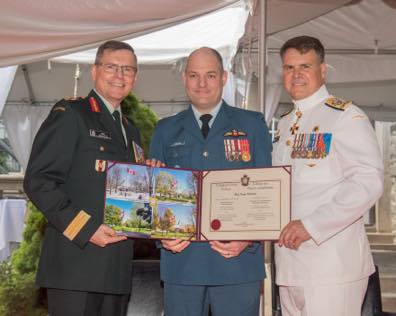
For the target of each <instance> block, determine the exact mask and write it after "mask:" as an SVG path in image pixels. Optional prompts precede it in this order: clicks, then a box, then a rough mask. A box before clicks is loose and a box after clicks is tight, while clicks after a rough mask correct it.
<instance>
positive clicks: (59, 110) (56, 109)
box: [52, 106, 66, 112]
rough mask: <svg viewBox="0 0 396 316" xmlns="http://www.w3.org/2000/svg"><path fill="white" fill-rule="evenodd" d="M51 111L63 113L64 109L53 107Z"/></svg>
mask: <svg viewBox="0 0 396 316" xmlns="http://www.w3.org/2000/svg"><path fill="white" fill-rule="evenodd" d="M52 111H53V112H65V111H66V108H65V107H64V106H56V107H54V109H53V110H52Z"/></svg>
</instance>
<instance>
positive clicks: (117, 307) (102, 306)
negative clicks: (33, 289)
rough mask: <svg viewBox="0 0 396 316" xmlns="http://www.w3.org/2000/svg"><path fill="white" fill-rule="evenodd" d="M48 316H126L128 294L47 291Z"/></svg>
mask: <svg viewBox="0 0 396 316" xmlns="http://www.w3.org/2000/svg"><path fill="white" fill-rule="evenodd" d="M47 296H48V313H49V316H71V315H72V316H126V314H127V309H128V302H129V296H130V295H129V294H125V295H113V294H105V293H94V292H83V291H69V290H62V289H47Z"/></svg>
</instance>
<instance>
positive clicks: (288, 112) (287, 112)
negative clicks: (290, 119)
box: [280, 108, 293, 117]
mask: <svg viewBox="0 0 396 316" xmlns="http://www.w3.org/2000/svg"><path fill="white" fill-rule="evenodd" d="M292 111H293V108H291V109H290V110H289V111H286V112H285V113H283V114H281V116H280V117H284V116H286V115H288V114H290V113H291V112H292Z"/></svg>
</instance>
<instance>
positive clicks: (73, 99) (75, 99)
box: [63, 96, 83, 101]
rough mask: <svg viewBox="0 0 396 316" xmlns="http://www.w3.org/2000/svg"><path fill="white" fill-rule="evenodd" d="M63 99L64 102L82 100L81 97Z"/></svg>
mask: <svg viewBox="0 0 396 316" xmlns="http://www.w3.org/2000/svg"><path fill="white" fill-rule="evenodd" d="M63 99H65V100H66V101H78V100H81V99H83V97H74V96H73V97H64V98H63Z"/></svg>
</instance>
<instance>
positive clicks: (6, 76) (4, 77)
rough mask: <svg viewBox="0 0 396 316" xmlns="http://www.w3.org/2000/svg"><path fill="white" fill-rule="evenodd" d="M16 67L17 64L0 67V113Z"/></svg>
mask: <svg viewBox="0 0 396 316" xmlns="http://www.w3.org/2000/svg"><path fill="white" fill-rule="evenodd" d="M17 68H18V66H9V67H2V68H0V82H1V87H0V115H1V113H2V112H3V108H4V105H5V103H6V101H7V97H8V93H9V92H10V89H11V85H12V82H13V81H14V77H15V73H16V71H17Z"/></svg>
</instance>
